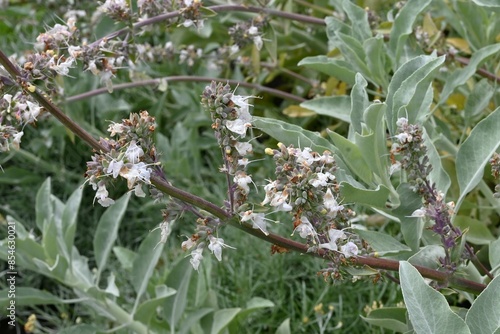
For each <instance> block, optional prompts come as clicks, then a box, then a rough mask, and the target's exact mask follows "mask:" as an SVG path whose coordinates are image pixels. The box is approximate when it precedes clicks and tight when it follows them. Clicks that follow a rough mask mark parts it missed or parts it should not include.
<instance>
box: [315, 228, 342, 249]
mask: <svg viewBox="0 0 500 334" xmlns="http://www.w3.org/2000/svg"><path fill="white" fill-rule="evenodd" d="M328 236H329V237H330V241H329V242H328V243H324V244H320V245H319V247H320V248H326V249H329V250H333V251H336V250H338V246H337V240H338V239H345V238H346V236H345V234H344V232H342V231H340V230H336V229H334V228H332V229H330V230H328Z"/></svg>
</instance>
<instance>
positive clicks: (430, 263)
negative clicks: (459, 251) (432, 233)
mask: <svg viewBox="0 0 500 334" xmlns="http://www.w3.org/2000/svg"><path fill="white" fill-rule="evenodd" d="M444 256H445V253H444V248H443V246H440V245H427V246H425V247H422V248H421V249H420V250H419V251H418V252H417V253H416V254H414V255H412V256H411V257H410V258H409V259H408V262H410V263H411V264H412V265H415V266H416V265H419V266H422V267H427V268H432V269H438V268H439V267H440V264H439V258H442V257H444Z"/></svg>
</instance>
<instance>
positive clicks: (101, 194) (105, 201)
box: [94, 182, 115, 208]
mask: <svg viewBox="0 0 500 334" xmlns="http://www.w3.org/2000/svg"><path fill="white" fill-rule="evenodd" d="M108 195H109V193H108V190H107V189H106V185H105V184H104V183H101V182H99V184H98V188H97V192H96V194H95V197H94V200H95V199H96V198H99V200H98V201H97V203H99V204H101V205H102V206H103V207H105V208H106V207H108V206H110V205H112V204H114V203H115V201H114V200H112V199H111V198H109V197H108Z"/></svg>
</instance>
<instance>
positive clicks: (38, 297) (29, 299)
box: [0, 275, 64, 310]
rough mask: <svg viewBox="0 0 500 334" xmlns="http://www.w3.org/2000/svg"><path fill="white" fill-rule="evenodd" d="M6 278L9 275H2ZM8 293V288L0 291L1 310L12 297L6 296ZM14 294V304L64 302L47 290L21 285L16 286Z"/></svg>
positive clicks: (30, 304) (29, 304) (32, 304)
mask: <svg viewBox="0 0 500 334" xmlns="http://www.w3.org/2000/svg"><path fill="white" fill-rule="evenodd" d="M8 278H9V275H7V276H6V277H4V279H8ZM7 283H9V281H7ZM8 294H9V290H8V289H5V290H2V291H0V307H1V308H2V310H5V308H6V307H7V306H8V305H9V303H10V300H12V298H8ZM15 295H16V298H15V301H16V306H26V305H28V306H34V305H50V304H59V303H62V302H64V300H63V299H61V298H59V297H57V296H55V295H53V294H51V293H49V292H47V291H42V290H38V289H34V288H27V287H21V286H18V287H16V292H15Z"/></svg>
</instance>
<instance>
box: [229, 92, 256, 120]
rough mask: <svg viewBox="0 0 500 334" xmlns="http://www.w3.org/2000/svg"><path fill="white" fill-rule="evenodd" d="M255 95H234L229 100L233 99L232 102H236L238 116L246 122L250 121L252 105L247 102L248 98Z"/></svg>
mask: <svg viewBox="0 0 500 334" xmlns="http://www.w3.org/2000/svg"><path fill="white" fill-rule="evenodd" d="M254 97H255V96H243V95H234V94H233V96H231V101H233V103H234V104H236V105H237V106H238V107H239V109H238V118H239V119H241V120H243V121H246V122H251V121H252V115H250V111H249V110H250V107H251V106H252V105H251V104H250V103H248V102H247V101H248V99H251V98H254Z"/></svg>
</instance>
